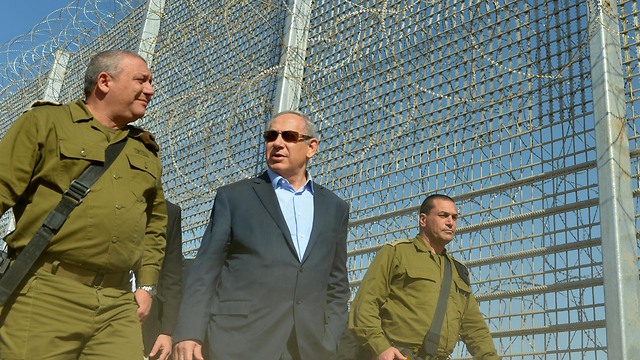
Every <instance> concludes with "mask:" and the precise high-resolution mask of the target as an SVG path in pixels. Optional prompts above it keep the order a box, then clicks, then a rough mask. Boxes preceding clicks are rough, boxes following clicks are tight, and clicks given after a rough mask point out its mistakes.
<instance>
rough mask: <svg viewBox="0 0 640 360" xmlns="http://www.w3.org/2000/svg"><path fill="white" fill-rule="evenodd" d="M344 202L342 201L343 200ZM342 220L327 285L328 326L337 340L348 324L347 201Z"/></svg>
mask: <svg viewBox="0 0 640 360" xmlns="http://www.w3.org/2000/svg"><path fill="white" fill-rule="evenodd" d="M341 202H342V201H341ZM343 204H344V205H345V207H344V212H343V215H342V219H341V221H340V227H339V233H338V234H339V235H338V239H337V246H336V253H335V256H334V259H333V266H332V268H331V273H330V275H329V283H328V287H327V316H328V317H327V326H328V327H329V331H331V333H332V334H333V335H334V338H335V340H336V346H337V342H338V341H339V340H340V338H341V335H342V333H343V332H344V329H345V327H346V326H347V320H348V312H347V309H348V307H347V303H348V301H349V297H350V291H349V279H348V276H347V226H348V223H349V207H348V205H346V203H343Z"/></svg>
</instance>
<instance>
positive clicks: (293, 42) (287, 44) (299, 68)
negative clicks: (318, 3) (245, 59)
mask: <svg viewBox="0 0 640 360" xmlns="http://www.w3.org/2000/svg"><path fill="white" fill-rule="evenodd" d="M289 9H290V11H289V14H288V15H287V20H286V24H285V32H284V37H283V41H282V43H283V47H282V55H281V57H280V66H281V71H280V77H279V78H278V84H277V89H276V99H275V104H274V112H276V113H277V112H280V111H284V110H297V109H298V106H299V105H300V96H301V92H302V82H303V79H304V65H305V60H306V58H307V41H308V38H309V22H310V20H311V0H289Z"/></svg>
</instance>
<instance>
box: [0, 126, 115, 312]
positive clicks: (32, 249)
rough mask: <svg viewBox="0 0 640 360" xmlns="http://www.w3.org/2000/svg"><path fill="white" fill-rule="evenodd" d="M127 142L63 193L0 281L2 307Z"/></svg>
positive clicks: (112, 149) (108, 152)
mask: <svg viewBox="0 0 640 360" xmlns="http://www.w3.org/2000/svg"><path fill="white" fill-rule="evenodd" d="M126 143H127V141H126V138H125V139H124V140H122V141H119V142H117V143H114V144H111V145H109V146H108V147H107V149H106V150H105V157H104V158H105V161H104V164H96V163H93V164H91V165H89V167H88V168H86V169H85V170H84V172H83V173H82V175H80V177H78V178H77V179H75V180H73V181H72V182H71V184H70V185H69V188H68V189H67V190H66V191H65V192H64V193H63V194H62V199H61V200H60V202H59V203H58V205H57V206H56V207H55V208H54V209H53V210H51V212H50V213H49V215H47V217H46V218H45V220H44V222H43V223H42V226H41V227H40V229H38V231H36V233H35V235H33V238H32V239H31V241H29V243H28V244H27V246H25V248H24V249H23V250H22V251H21V252H20V255H18V257H17V258H16V260H15V261H14V262H13V264H11V266H10V267H9V268H8V269H7V271H6V272H5V274H4V275H3V276H2V278H1V279H0V306H2V305H4V303H5V302H6V301H7V299H8V298H9V296H11V294H12V293H13V291H14V290H15V289H16V287H18V284H20V282H21V281H22V279H24V277H25V276H26V274H27V273H28V272H29V270H31V268H32V267H33V264H35V262H36V260H37V259H38V258H39V257H40V255H41V254H42V252H44V249H45V248H46V247H47V245H49V240H51V238H52V237H53V235H55V234H56V233H57V232H58V230H60V228H61V227H62V225H63V224H64V222H65V221H66V220H67V218H68V217H69V215H70V214H71V211H73V209H75V208H76V206H78V205H80V204H81V203H82V199H84V197H85V196H87V194H88V193H89V191H90V190H91V186H92V185H93V184H94V183H95V182H96V180H98V179H99V178H100V176H102V174H104V172H105V171H106V170H107V168H109V166H111V164H112V163H113V161H114V160H115V159H116V158H117V157H118V155H119V154H120V152H122V149H124V146H125V145H126Z"/></svg>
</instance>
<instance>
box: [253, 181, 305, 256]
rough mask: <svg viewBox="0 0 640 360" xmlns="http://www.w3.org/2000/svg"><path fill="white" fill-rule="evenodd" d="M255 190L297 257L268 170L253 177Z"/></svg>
mask: <svg viewBox="0 0 640 360" xmlns="http://www.w3.org/2000/svg"><path fill="white" fill-rule="evenodd" d="M253 190H254V191H255V192H256V195H257V196H258V199H260V202H261V203H262V205H263V206H264V207H265V208H266V209H267V211H268V212H269V215H271V218H273V221H275V223H276V224H277V225H278V227H279V228H280V230H281V231H282V233H283V234H284V237H285V239H286V240H287V245H288V246H289V250H291V252H292V253H293V255H294V256H295V257H296V259H297V258H298V255H297V253H296V248H295V247H294V246H293V240H292V239H291V232H290V231H289V227H288V226H287V222H286V221H285V220H284V215H282V210H281V209H280V205H279V203H278V197H277V196H276V192H275V191H274V190H273V185H272V184H271V179H270V178H269V175H268V174H267V172H266V171H265V172H264V173H262V175H260V176H259V177H257V178H255V179H253ZM314 221H315V220H314ZM314 227H315V222H314Z"/></svg>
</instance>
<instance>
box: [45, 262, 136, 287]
mask: <svg viewBox="0 0 640 360" xmlns="http://www.w3.org/2000/svg"><path fill="white" fill-rule="evenodd" d="M40 268H41V269H43V270H46V271H47V272H50V273H51V274H53V275H57V276H62V277H66V278H69V279H73V280H75V281H78V282H80V283H82V284H84V285H87V286H94V287H110V288H119V289H130V288H131V286H130V285H129V281H130V278H131V275H130V274H129V272H128V271H122V272H116V273H104V272H102V271H92V270H88V269H85V268H82V267H80V266H76V265H72V264H69V263H63V262H61V261H59V260H56V259H54V258H52V257H50V256H48V255H44V256H43V261H42V266H41V267H40Z"/></svg>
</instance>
